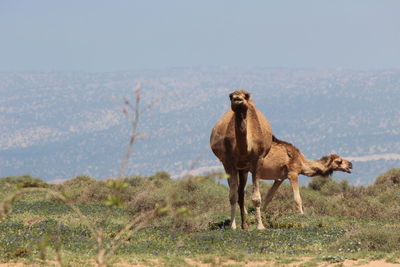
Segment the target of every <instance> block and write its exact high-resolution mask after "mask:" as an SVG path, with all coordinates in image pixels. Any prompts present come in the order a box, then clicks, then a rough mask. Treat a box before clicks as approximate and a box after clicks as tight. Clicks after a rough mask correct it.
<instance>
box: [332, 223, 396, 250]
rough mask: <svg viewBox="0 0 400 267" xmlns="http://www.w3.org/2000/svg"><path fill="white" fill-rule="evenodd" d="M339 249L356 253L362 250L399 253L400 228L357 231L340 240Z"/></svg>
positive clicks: (380, 227) (376, 228)
mask: <svg viewBox="0 0 400 267" xmlns="http://www.w3.org/2000/svg"><path fill="white" fill-rule="evenodd" d="M337 247H338V248H339V250H341V251H344V252H356V251H360V250H364V251H365V250H367V251H381V252H395V251H399V250H400V228H399V227H398V226H396V227H393V226H379V227H377V226H374V227H369V228H368V227H366V228H363V229H361V230H356V231H354V232H351V233H349V234H347V235H346V236H345V237H344V238H343V239H341V240H339V242H338V245H337Z"/></svg>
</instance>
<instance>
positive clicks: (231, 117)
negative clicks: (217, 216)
mask: <svg viewBox="0 0 400 267" xmlns="http://www.w3.org/2000/svg"><path fill="white" fill-rule="evenodd" d="M229 98H230V101H231V109H229V110H228V111H227V112H226V113H225V114H224V115H223V117H222V118H221V119H220V120H219V121H218V122H217V124H216V125H215V126H214V128H213V129H212V132H211V137H210V145H211V149H212V151H213V152H214V154H215V155H216V156H217V157H218V159H219V160H220V161H221V162H222V164H223V166H224V168H225V172H226V173H227V174H228V175H229V178H228V184H229V201H230V204H231V225H230V227H231V229H236V220H235V215H236V203H238V204H239V207H240V214H241V218H242V229H248V225H247V223H246V214H247V212H246V210H245V207H244V188H245V186H246V182H247V175H248V173H249V172H251V173H252V178H253V192H252V197H251V199H252V201H253V204H254V206H255V208H256V219H257V229H264V225H263V224H262V221H261V210H260V206H261V195H260V189H259V179H257V166H259V165H261V164H262V163H263V158H264V157H265V156H266V155H267V154H268V152H269V150H270V147H271V142H272V130H271V125H270V124H269V122H268V120H267V119H266V118H265V117H264V115H263V114H262V113H261V112H260V111H259V110H258V109H257V108H256V107H255V105H254V102H253V100H252V98H251V96H250V94H249V93H248V92H246V91H244V90H236V91H234V92H233V93H231V94H230V95H229Z"/></svg>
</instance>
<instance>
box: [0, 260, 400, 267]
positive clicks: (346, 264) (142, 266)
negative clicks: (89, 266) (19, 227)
mask: <svg viewBox="0 0 400 267" xmlns="http://www.w3.org/2000/svg"><path fill="white" fill-rule="evenodd" d="M310 260H311V258H305V259H304V260H300V261H296V262H292V263H288V264H283V263H276V262H273V261H243V262H238V261H235V260H227V261H223V262H221V261H220V259H218V258H216V259H215V260H214V262H213V263H204V262H202V261H200V260H196V259H190V258H187V259H185V262H186V263H187V264H188V265H189V266H198V267H215V266H242V267H253V266H254V267H261V266H265V267H276V266H290V267H296V266H300V265H302V264H305V265H307V262H308V261H310ZM162 262H163V260H161V259H150V260H146V261H145V262H138V263H131V262H129V261H121V262H119V263H115V264H114V266H120V267H125V266H134V267H148V266H162V265H163V264H162ZM46 263H47V264H46V266H59V264H58V263H57V262H55V261H49V262H46ZM22 266H32V265H30V264H26V263H23V262H7V263H0V267H22ZM314 266H316V267H337V266H341V267H353V266H354V267H355V266H357V267H400V264H399V263H390V262H386V261H385V260H371V261H369V260H365V259H360V260H344V261H343V262H339V263H329V262H326V261H320V262H316V263H315V265H314Z"/></svg>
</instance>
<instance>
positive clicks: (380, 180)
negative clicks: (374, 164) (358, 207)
mask: <svg viewBox="0 0 400 267" xmlns="http://www.w3.org/2000/svg"><path fill="white" fill-rule="evenodd" d="M374 184H375V185H379V184H384V185H387V186H392V185H399V184H400V168H397V169H391V170H389V171H387V172H385V173H384V174H381V175H379V176H378V177H377V178H376V180H375V183H374Z"/></svg>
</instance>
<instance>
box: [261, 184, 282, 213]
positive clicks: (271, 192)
mask: <svg viewBox="0 0 400 267" xmlns="http://www.w3.org/2000/svg"><path fill="white" fill-rule="evenodd" d="M282 182H283V180H281V179H279V180H275V181H274V184H273V185H272V187H271V188H270V189H269V190H268V193H267V196H266V197H265V202H264V204H265V207H264V208H265V209H267V206H268V204H269V203H270V202H271V200H272V198H273V197H274V195H275V193H276V191H277V190H278V188H279V186H280V185H281V184H282Z"/></svg>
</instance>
